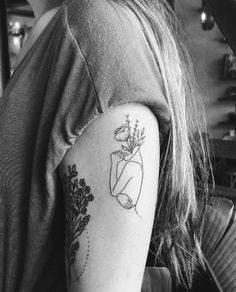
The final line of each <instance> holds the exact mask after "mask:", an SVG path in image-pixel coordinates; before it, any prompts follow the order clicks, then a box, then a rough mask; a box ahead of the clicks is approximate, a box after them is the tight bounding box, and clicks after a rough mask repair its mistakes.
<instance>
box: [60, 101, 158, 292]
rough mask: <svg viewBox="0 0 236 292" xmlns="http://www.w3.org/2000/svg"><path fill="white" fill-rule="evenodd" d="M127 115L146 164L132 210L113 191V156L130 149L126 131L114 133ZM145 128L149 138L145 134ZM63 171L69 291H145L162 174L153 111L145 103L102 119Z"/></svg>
mask: <svg viewBox="0 0 236 292" xmlns="http://www.w3.org/2000/svg"><path fill="white" fill-rule="evenodd" d="M127 115H129V120H130V124H129V126H130V130H131V131H129V134H128V135H130V136H129V138H130V141H131V144H132V143H133V144H132V145H133V147H134V146H135V143H136V148H137V147H140V154H139V156H140V155H142V161H143V179H142V186H141V191H140V195H139V198H138V201H137V204H136V205H135V206H134V207H132V208H130V209H126V208H124V207H123V206H122V205H121V204H120V203H119V202H118V200H117V199H116V197H114V196H112V194H111V190H110V173H111V167H112V165H111V159H110V157H111V153H113V152H115V151H119V150H122V153H123V154H124V155H125V156H126V157H127V158H126V159H127V160H128V159H129V153H128V150H127V149H125V148H124V147H122V145H125V143H124V142H123V141H126V140H125V139H127V133H128V132H127V133H126V132H124V133H123V132H122V130H120V133H119V135H117V136H116V138H115V135H114V131H115V130H116V129H117V128H119V127H120V125H122V124H123V123H124V121H125V119H126V118H125V116H127ZM136 120H138V123H137V121H136ZM135 123H136V124H137V125H136V126H135ZM144 127H145V138H144V134H143V136H141V131H142V129H143V128H144ZM134 129H136V130H134ZM137 137H139V138H137ZM141 137H143V138H142V139H141ZM134 138H136V140H135V139H134ZM138 139H139V141H141V142H144V143H141V142H139V145H140V146H138V145H137V143H138V142H137V141H138ZM131 150H132V149H131ZM137 153H138V152H137ZM130 156H132V155H130ZM139 156H138V155H136V158H135V159H136V160H137V161H138V160H139V159H140V158H139ZM133 159H134V158H133ZM122 163H123V165H125V163H126V161H123V162H122V161H121V162H120V166H121V167H122ZM127 169H128V168H127ZM130 169H132V168H130ZM59 171H60V176H61V179H62V182H63V187H64V197H65V209H66V212H65V213H66V218H65V221H66V239H65V245H66V247H65V255H66V256H65V259H66V266H67V278H68V285H69V287H70V290H69V291H73V292H74V291H80V292H91V291H93V292H110V291H112V292H123V291H129V292H138V291H141V284H142V278H143V272H144V268H145V263H146V257H147V253H148V248H149V243H150V236H151V231H152V225H153V219H154V212H155V204H156V199H157V187H158V173H159V129H158V124H157V121H156V118H155V117H154V115H153V114H152V112H151V111H150V110H149V109H148V108H146V107H144V106H142V105H137V104H129V105H122V106H118V107H116V108H113V109H112V110H110V111H109V112H107V113H106V114H103V115H101V117H99V118H98V119H97V120H96V121H94V122H93V123H92V124H91V125H90V126H89V127H88V128H87V129H86V130H85V132H84V133H83V134H82V136H81V137H80V138H79V139H78V140H77V142H76V143H75V145H74V146H73V148H71V149H70V150H69V152H68V153H67V155H66V156H65V157H64V159H63V161H62V163H61V165H60V169H59ZM130 172H131V170H130ZM127 176H130V177H132V176H133V174H132V173H130V174H129V173H128V174H127ZM133 188H134V189H135V187H133V186H132V184H130V185H129V187H127V189H126V193H127V194H128V195H130V196H131V197H132V192H133V191H134V192H135V191H136V190H133ZM137 213H138V214H137Z"/></svg>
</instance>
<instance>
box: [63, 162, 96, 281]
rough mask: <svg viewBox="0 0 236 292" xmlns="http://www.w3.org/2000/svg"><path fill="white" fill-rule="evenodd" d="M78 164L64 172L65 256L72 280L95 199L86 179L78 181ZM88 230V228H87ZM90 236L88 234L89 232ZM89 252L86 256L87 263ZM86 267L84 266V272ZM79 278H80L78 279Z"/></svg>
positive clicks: (68, 272)
mask: <svg viewBox="0 0 236 292" xmlns="http://www.w3.org/2000/svg"><path fill="white" fill-rule="evenodd" d="M77 176H78V172H77V171H76V166H75V165H72V166H70V165H69V166H68V174H64V178H63V184H64V189H65V224H66V228H65V257H66V260H67V279H68V282H69V283H70V282H71V280H72V279H71V278H72V276H71V268H72V266H73V265H74V263H75V257H76V255H77V252H78V250H79V248H80V244H79V237H81V236H82V233H83V232H84V230H86V226H87V225H88V223H89V221H90V215H87V207H88V205H89V202H91V201H93V200H94V196H93V195H92V194H91V190H90V187H89V186H87V185H86V182H85V180H84V179H80V180H79V181H78V178H77ZM86 232H87V230H86ZM87 237H88V234H87ZM87 261H88V254H87V256H86V264H87ZM84 270H85V267H83V272H84ZM76 280H78V279H76Z"/></svg>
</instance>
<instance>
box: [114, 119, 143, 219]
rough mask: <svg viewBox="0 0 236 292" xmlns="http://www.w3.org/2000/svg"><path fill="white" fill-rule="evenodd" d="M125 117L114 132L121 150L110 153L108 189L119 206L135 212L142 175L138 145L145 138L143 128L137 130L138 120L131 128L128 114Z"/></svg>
mask: <svg viewBox="0 0 236 292" xmlns="http://www.w3.org/2000/svg"><path fill="white" fill-rule="evenodd" d="M125 117H126V123H125V124H123V125H122V126H121V127H119V128H117V129H116V130H115V132H114V135H115V136H114V138H115V140H116V141H118V142H120V143H121V150H118V151H114V152H113V153H111V170H110V191H111V195H112V196H114V197H116V199H117V200H118V202H119V203H120V204H121V206H123V207H124V208H125V209H131V208H134V209H135V211H136V213H137V208H136V206H137V204H138V199H139V196H140V193H141V189H142V184H143V175H144V170H143V159H142V155H141V151H140V147H141V146H142V145H143V143H144V140H145V136H144V132H145V128H143V129H142V130H141V131H140V130H139V125H138V124H139V121H138V120H136V122H135V125H134V127H133V128H132V127H131V120H130V119H129V115H126V116H125ZM119 168H120V171H119ZM118 172H119V173H120V174H119V173H118ZM137 214H138V213H137Z"/></svg>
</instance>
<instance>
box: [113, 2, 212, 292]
mask: <svg viewBox="0 0 236 292" xmlns="http://www.w3.org/2000/svg"><path fill="white" fill-rule="evenodd" d="M110 1H111V2H112V1H115V2H116V3H118V4H120V5H125V6H126V7H128V8H129V9H131V10H132V11H133V12H134V13H135V15H136V16H137V18H138V20H139V23H140V25H141V27H142V31H143V33H144V36H145V38H146V41H147V42H148V44H149V46H150V48H151V51H152V53H153V56H154V58H155V61H156V64H157V66H158V69H159V72H160V75H161V80H162V84H161V86H162V88H163V93H164V95H165V98H166V100H167V102H168V105H169V108H170V113H171V132H170V136H169V141H168V142H167V145H166V148H165V151H163V155H162V157H161V164H160V165H161V170H160V179H159V193H158V201H157V209H156V220H155V224H154V230H153V238H152V240H153V243H154V245H155V247H156V250H155V257H156V262H157V263H158V264H160V263H161V264H164V265H165V266H167V267H168V268H169V269H170V271H171V272H172V277H174V278H175V280H176V283H177V284H179V285H183V286H185V287H188V288H190V287H191V285H192V282H193V277H194V272H195V271H196V269H197V267H198V266H199V265H203V266H204V260H203V255H202V252H201V233H202V225H203V219H202V218H203V217H204V216H203V213H204V208H203V211H201V212H200V211H199V210H198V201H199V200H200V199H202V198H206V196H207V193H208V187H207V186H208V176H209V173H210V169H211V166H210V159H209V151H208V144H207V141H206V139H205V137H204V133H206V126H205V112H204V107H203V103H202V101H201V98H200V96H199V94H198V90H197V87H196V84H195V79H194V74H193V68H192V63H191V61H190V58H189V55H188V52H187V50H186V48H185V45H184V44H183V42H182V41H181V38H180V34H181V30H180V27H179V26H178V24H177V21H176V18H175V16H174V13H173V11H172V9H171V8H170V7H169V5H168V4H167V3H166V1H165V0H110ZM198 189H201V194H200V195H197V190H198ZM199 196H200V197H199ZM200 213H201V214H200Z"/></svg>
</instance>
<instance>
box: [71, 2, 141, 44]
mask: <svg viewBox="0 0 236 292" xmlns="http://www.w3.org/2000/svg"><path fill="white" fill-rule="evenodd" d="M66 8H67V19H68V24H69V27H70V29H71V32H72V34H73V35H74V37H75V39H76V40H77V41H78V42H79V44H80V46H81V48H82V49H86V46H87V44H88V43H90V42H93V44H94V45H95V46H96V45H99V44H100V45H101V46H102V44H103V43H106V42H109V43H110V44H112V43H114V42H116V46H119V45H122V46H123V45H124V44H125V42H126V43H128V42H130V40H131V39H134V36H136V37H138V35H139V33H138V30H139V28H138V27H137V23H136V21H137V20H136V18H135V17H134V15H133V13H132V12H131V11H130V10H129V9H128V8H127V7H125V6H124V5H123V6H122V5H121V4H117V3H116V2H115V1H112V0H111V1H109V0H96V1H94V0H80V1H75V0H72V1H69V2H68V4H66ZM131 34H132V38H131V39H130V37H131ZM85 40H86V43H85V42H84V41H85Z"/></svg>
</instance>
